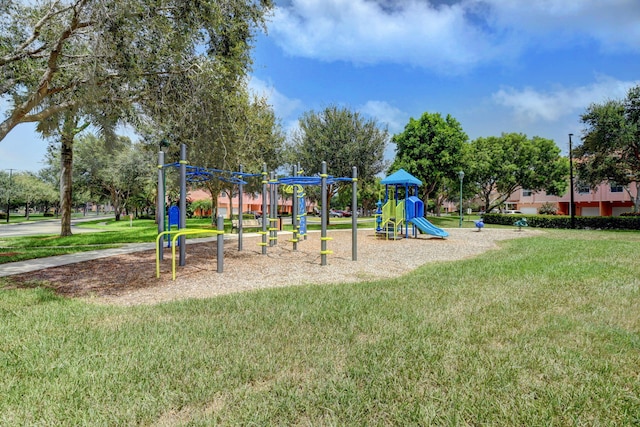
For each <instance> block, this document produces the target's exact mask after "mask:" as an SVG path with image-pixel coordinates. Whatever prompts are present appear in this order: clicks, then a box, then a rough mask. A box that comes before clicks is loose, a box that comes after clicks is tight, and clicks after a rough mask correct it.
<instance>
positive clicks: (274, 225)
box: [269, 172, 279, 246]
mask: <svg viewBox="0 0 640 427" xmlns="http://www.w3.org/2000/svg"><path fill="white" fill-rule="evenodd" d="M270 178H271V179H270V180H269V183H270V186H269V187H270V189H271V199H270V200H269V201H270V202H271V209H270V210H269V218H270V219H271V220H270V221H269V228H270V230H271V232H270V233H269V246H275V245H276V243H278V223H279V221H278V186H277V185H276V182H277V181H276V173H275V172H271V175H270Z"/></svg>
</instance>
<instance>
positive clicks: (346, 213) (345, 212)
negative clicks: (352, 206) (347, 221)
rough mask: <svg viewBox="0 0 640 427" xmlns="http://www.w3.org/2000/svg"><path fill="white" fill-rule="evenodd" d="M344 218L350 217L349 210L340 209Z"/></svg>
mask: <svg viewBox="0 0 640 427" xmlns="http://www.w3.org/2000/svg"><path fill="white" fill-rule="evenodd" d="M340 212H342V216H343V217H345V218H351V211H340Z"/></svg>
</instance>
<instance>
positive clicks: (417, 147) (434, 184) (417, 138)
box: [391, 112, 469, 209]
mask: <svg viewBox="0 0 640 427" xmlns="http://www.w3.org/2000/svg"><path fill="white" fill-rule="evenodd" d="M468 139H469V137H468V136H467V134H466V133H464V131H463V130H462V126H461V125H460V123H459V122H458V121H457V120H456V119H455V118H453V117H452V116H450V115H447V117H445V118H443V117H442V116H441V115H440V114H439V113H428V112H427V113H424V114H423V115H422V116H421V117H420V119H418V120H416V119H414V118H410V119H409V123H407V125H406V126H405V127H404V131H403V132H402V133H399V134H397V135H394V136H393V138H392V140H393V142H395V143H396V145H397V147H396V157H395V160H394V162H393V165H392V166H391V171H396V170H399V169H404V170H406V171H407V172H409V173H410V174H412V175H413V176H415V177H416V178H418V179H420V180H421V181H422V182H423V185H422V187H421V189H420V191H421V193H422V194H421V197H422V198H423V199H424V200H425V201H427V200H428V199H429V197H430V196H431V195H434V194H435V195H436V197H438V198H439V199H440V200H437V202H436V209H438V208H439V206H440V205H441V202H442V199H444V198H445V197H446V196H447V192H446V188H448V186H447V185H446V184H447V183H448V182H450V181H452V180H457V173H458V171H459V170H460V169H461V164H462V158H463V149H464V146H465V144H466V143H467V141H468Z"/></svg>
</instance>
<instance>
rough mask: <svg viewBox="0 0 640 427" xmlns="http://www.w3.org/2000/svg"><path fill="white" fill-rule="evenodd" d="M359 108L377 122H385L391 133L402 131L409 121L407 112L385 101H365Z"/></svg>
mask: <svg viewBox="0 0 640 427" xmlns="http://www.w3.org/2000/svg"><path fill="white" fill-rule="evenodd" d="M359 110H360V111H361V112H362V113H363V114H366V115H367V116H370V117H372V118H374V119H376V120H377V121H378V122H379V123H384V124H386V125H387V126H388V128H389V133H390V134H391V135H393V134H395V133H398V132H402V130H403V129H404V126H405V125H406V124H407V122H408V121H409V119H408V117H409V115H408V114H407V113H405V112H404V111H402V110H400V109H399V108H396V107H394V106H393V105H391V104H389V103H388V102H385V101H367V102H366V103H365V104H364V105H363V106H361V107H360V108H359Z"/></svg>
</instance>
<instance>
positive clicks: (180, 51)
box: [0, 0, 272, 141]
mask: <svg viewBox="0 0 640 427" xmlns="http://www.w3.org/2000/svg"><path fill="white" fill-rule="evenodd" d="M3 3H4V4H3V7H1V8H0V69H1V70H2V72H3V75H4V76H5V79H4V80H3V81H2V83H1V86H0V95H1V96H3V97H8V98H9V99H10V101H11V108H10V109H9V111H8V112H7V117H6V119H4V120H3V121H2V122H1V123H0V141H1V140H2V139H3V138H4V137H5V136H6V135H7V134H8V132H9V131H11V129H13V128H14V127H15V126H16V125H18V124H19V123H25V122H39V121H41V120H43V119H45V118H47V117H50V116H51V115H53V114H56V113H58V112H60V111H64V110H67V109H68V108H70V107H79V106H86V105H96V104H112V105H113V104H117V103H119V102H126V103H129V102H138V103H144V102H157V99H156V98H154V94H157V91H155V89H157V83H158V81H157V79H158V78H170V77H171V76H176V75H184V74H189V73H191V72H193V71H194V66H193V61H194V58H196V57H198V56H207V57H209V58H212V59H215V60H219V61H227V60H229V58H232V59H233V61H234V66H235V67H236V69H237V70H243V69H246V68H247V67H249V65H250V57H249V55H248V53H247V52H248V50H249V48H250V44H249V43H250V41H251V40H252V38H253V28H255V27H256V26H262V25H263V24H264V16H265V13H266V12H267V11H268V10H269V9H270V7H271V6H272V3H271V1H270V0H200V1H183V0H165V1H155V0H153V1H152V0H66V1H64V0H57V1H48V2H24V1H16V0H5V1H4V2H3ZM52 99H55V102H50V100H52Z"/></svg>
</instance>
